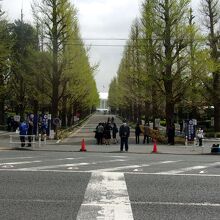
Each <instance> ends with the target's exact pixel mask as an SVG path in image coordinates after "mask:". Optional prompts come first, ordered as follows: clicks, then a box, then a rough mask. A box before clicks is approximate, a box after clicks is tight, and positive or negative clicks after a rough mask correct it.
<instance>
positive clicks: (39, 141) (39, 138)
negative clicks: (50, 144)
mask: <svg viewBox="0 0 220 220" xmlns="http://www.w3.org/2000/svg"><path fill="white" fill-rule="evenodd" d="M38 143H39V144H38V146H39V147H41V134H39V137H38Z"/></svg>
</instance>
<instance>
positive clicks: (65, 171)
mask: <svg viewBox="0 0 220 220" xmlns="http://www.w3.org/2000/svg"><path fill="white" fill-rule="evenodd" d="M10 171H11V172H48V173H91V171H87V170H85V171H80V170H79V171H78V170H31V169H29V170H24V169H0V172H10ZM115 173H122V174H129V175H152V176H176V177H178V176H186V177H202V178H204V177H218V178H219V177H220V174H198V173H196V174H193V173H189V174H187V173H177V174H159V173H143V172H141V173H140V172H115Z"/></svg>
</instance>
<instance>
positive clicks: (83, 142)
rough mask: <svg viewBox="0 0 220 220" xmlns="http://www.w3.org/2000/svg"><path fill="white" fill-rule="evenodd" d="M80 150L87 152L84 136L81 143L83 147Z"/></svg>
mask: <svg viewBox="0 0 220 220" xmlns="http://www.w3.org/2000/svg"><path fill="white" fill-rule="evenodd" d="M80 151H82V152H85V151H86V144H85V140H84V138H83V139H82V143H81V149H80Z"/></svg>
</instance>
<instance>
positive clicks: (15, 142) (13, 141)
mask: <svg viewBox="0 0 220 220" xmlns="http://www.w3.org/2000/svg"><path fill="white" fill-rule="evenodd" d="M21 136H24V135H18V134H14V135H10V139H9V144H10V147H21V140H20V137H21ZM29 137H30V138H31V142H29V140H28V138H29ZM42 143H43V144H45V145H46V144H47V137H46V135H43V136H41V134H39V136H38V137H37V136H36V135H25V144H27V145H28V144H31V147H32V148H35V147H41V145H42Z"/></svg>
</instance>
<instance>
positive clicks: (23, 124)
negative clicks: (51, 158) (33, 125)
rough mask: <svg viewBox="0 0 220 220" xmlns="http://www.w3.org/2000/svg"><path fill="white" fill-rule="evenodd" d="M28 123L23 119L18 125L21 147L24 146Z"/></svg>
mask: <svg viewBox="0 0 220 220" xmlns="http://www.w3.org/2000/svg"><path fill="white" fill-rule="evenodd" d="M27 131H28V124H27V122H26V121H23V122H21V123H20V125H19V135H20V140H21V147H24V146H25V136H26V135H27Z"/></svg>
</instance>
